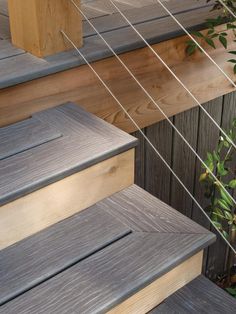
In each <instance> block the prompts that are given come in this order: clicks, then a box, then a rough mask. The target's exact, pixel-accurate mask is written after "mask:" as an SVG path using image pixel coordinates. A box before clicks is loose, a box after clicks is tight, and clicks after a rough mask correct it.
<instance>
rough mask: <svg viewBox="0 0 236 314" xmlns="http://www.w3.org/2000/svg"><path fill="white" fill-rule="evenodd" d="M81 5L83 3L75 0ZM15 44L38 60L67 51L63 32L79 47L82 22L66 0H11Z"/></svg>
mask: <svg viewBox="0 0 236 314" xmlns="http://www.w3.org/2000/svg"><path fill="white" fill-rule="evenodd" d="M75 2H76V4H77V5H80V0H76V1H75ZM8 8H9V18H10V26H11V39H12V43H13V44H14V45H15V46H17V47H19V48H22V49H24V50H26V51H28V52H30V53H32V54H33V55H35V56H37V57H45V56H48V55H52V54H55V53H58V52H62V51H66V50H69V49H71V47H70V46H69V45H68V44H67V43H66V42H65V41H64V38H63V36H62V34H61V30H64V31H65V32H66V33H67V34H68V36H69V37H70V38H71V39H72V40H73V41H74V42H75V44H76V45H77V46H78V47H80V46H81V45H82V36H83V35H82V21H81V17H80V15H78V14H77V12H76V11H75V9H74V6H73V4H72V3H71V2H70V1H67V0H43V1H42V0H40V1H38V0H8Z"/></svg>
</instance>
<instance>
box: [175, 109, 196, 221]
mask: <svg viewBox="0 0 236 314" xmlns="http://www.w3.org/2000/svg"><path fill="white" fill-rule="evenodd" d="M198 116H199V109H198V108H194V109H191V110H188V111H185V112H183V113H181V114H178V115H177V116H175V118H174V122H175V126H176V128H177V129H178V130H179V131H180V133H181V134H182V135H183V136H184V137H185V139H186V140H187V141H188V142H189V144H190V145H191V146H192V147H193V148H194V149H195V150H196V146H197V132H198ZM172 158H173V170H174V172H175V173H176V174H177V175H178V177H179V178H180V179H181V181H182V182H183V183H184V184H185V186H186V187H187V188H188V190H189V191H190V192H191V193H193V188H194V177H195V162H196V157H195V155H194V154H193V152H192V151H191V150H190V148H189V147H188V146H187V144H185V143H184V141H183V140H182V139H181V138H180V136H179V135H178V134H177V132H174V137H173V152H172ZM192 205H193V201H192V199H191V197H190V196H189V195H188V194H187V193H186V191H185V190H184V189H183V187H182V186H181V185H180V184H179V183H178V181H177V180H176V179H175V178H174V177H173V176H172V179H171V206H173V207H174V208H175V209H177V210H178V211H180V212H181V213H183V214H184V215H186V216H188V217H190V216H191V212H192Z"/></svg>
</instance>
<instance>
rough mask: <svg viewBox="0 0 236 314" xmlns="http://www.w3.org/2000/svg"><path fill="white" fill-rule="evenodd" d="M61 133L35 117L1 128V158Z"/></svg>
mask: <svg viewBox="0 0 236 314" xmlns="http://www.w3.org/2000/svg"><path fill="white" fill-rule="evenodd" d="M61 135H62V134H61V133H60V132H59V131H57V130H55V129H54V128H52V127H51V126H50V125H47V124H46V125H45V123H44V124H43V123H42V122H41V121H39V120H37V119H35V118H31V119H27V120H25V121H22V122H19V123H16V124H14V125H12V126H8V127H3V128H0V143H1V145H0V160H2V159H5V158H7V157H10V156H13V155H16V154H19V153H21V152H23V151H25V150H27V149H30V148H33V147H35V146H38V145H40V144H44V143H46V142H49V141H51V140H54V139H56V138H58V137H60V136H61Z"/></svg>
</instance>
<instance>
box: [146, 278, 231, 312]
mask: <svg viewBox="0 0 236 314" xmlns="http://www.w3.org/2000/svg"><path fill="white" fill-rule="evenodd" d="M235 309H236V299H235V298H233V297H231V296H230V295H229V294H228V293H226V292H225V291H224V290H222V289H221V288H219V287H217V286H216V285H215V284H213V283H212V282H211V281H210V280H208V279H206V278H205V277H204V276H199V277H198V278H196V279H195V280H193V281H192V282H190V283H189V284H188V285H187V286H185V287H183V288H182V289H180V290H179V291H177V292H176V293H174V294H173V295H172V296H170V297H169V298H168V299H166V300H165V301H164V302H163V303H162V304H161V305H159V306H157V307H156V308H155V309H153V310H152V311H151V312H149V314H190V313H191V314H200V313H201V314H235Z"/></svg>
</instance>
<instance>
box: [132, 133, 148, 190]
mask: <svg viewBox="0 0 236 314" xmlns="http://www.w3.org/2000/svg"><path fill="white" fill-rule="evenodd" d="M142 131H143V132H144V134H145V133H146V131H145V129H143V130H142ZM132 135H133V136H134V137H136V138H137V139H138V145H137V146H136V150H135V179H134V181H135V184H137V185H138V186H140V187H142V188H144V186H145V163H144V158H143V155H144V154H145V139H144V138H143V136H142V134H141V133H140V132H139V131H137V132H134V133H133V134H132Z"/></svg>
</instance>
